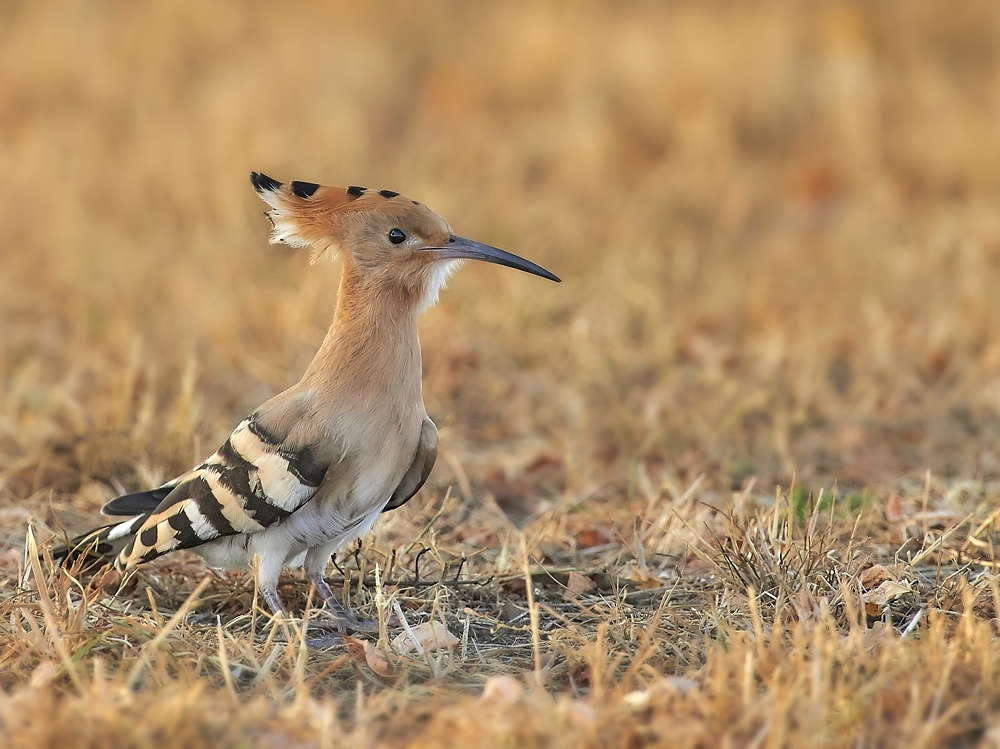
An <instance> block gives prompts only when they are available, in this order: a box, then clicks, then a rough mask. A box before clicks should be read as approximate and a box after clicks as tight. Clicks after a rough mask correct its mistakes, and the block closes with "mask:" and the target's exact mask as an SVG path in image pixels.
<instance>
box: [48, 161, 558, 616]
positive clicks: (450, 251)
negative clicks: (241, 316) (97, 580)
mask: <svg viewBox="0 0 1000 749" xmlns="http://www.w3.org/2000/svg"><path fill="white" fill-rule="evenodd" d="M250 179H251V181H252V182H253V186H254V189H255V190H256V191H257V194H258V195H259V196H260V197H261V198H263V200H264V202H266V203H267V204H268V206H269V209H270V210H268V211H267V212H266V213H265V215H266V216H267V217H268V218H269V219H270V221H271V225H272V232H271V237H270V241H271V242H272V243H275V244H286V245H290V246H292V247H311V248H312V250H313V258H314V259H315V258H317V257H319V256H322V255H326V254H333V253H337V254H339V255H340V256H341V257H342V258H343V270H342V274H341V279H340V289H339V292H338V297H337V307H336V312H335V314H334V318H333V323H332V324H331V325H330V329H329V332H328V333H327V334H326V337H325V339H324V340H323V343H322V345H321V346H320V348H319V351H318V352H317V353H316V356H315V357H314V358H313V360H312V362H311V363H310V364H309V366H308V367H307V368H306V371H305V374H303V375H302V379H301V380H299V382H298V383H297V384H296V385H293V386H292V387H290V388H289V389H288V390H286V391H284V392H283V393H280V394H279V395H276V396H274V397H273V398H271V399H270V400H269V401H267V402H266V403H264V404H263V405H262V406H260V407H259V408H258V409H257V410H256V411H254V412H253V413H252V414H250V416H248V417H247V418H246V419H244V420H243V421H241V422H240V423H239V425H237V427H236V429H235V430H234V431H233V433H232V434H231V435H230V437H229V439H227V440H226V442H225V444H223V445H222V447H220V448H219V449H218V450H217V451H216V452H215V453H214V454H213V455H212V456H211V457H209V458H208V459H207V460H206V461H205V462H203V463H202V464H201V465H199V466H197V467H195V468H194V469H192V470H191V471H188V472H187V473H185V474H184V475H182V476H178V477H177V478H175V479H173V480H172V481H169V482H167V483H166V484H164V485H163V486H161V487H159V488H157V489H152V490H151V491H145V492H138V493H135V494H127V495H125V496H122V497H118V498H117V499H113V500H111V501H110V502H108V503H107V504H106V505H105V506H104V508H103V509H102V513H103V514H105V515H112V516H129V517H130V519H129V520H126V521H124V522H119V523H116V524H112V525H108V526H104V527H102V528H98V529H96V530H94V531H91V532H90V533H87V534H84V535H83V536H80V537H78V538H76V539H74V540H73V541H72V542H71V543H70V544H69V545H68V546H66V547H63V548H62V549H59V550H57V551H56V552H55V554H54V555H55V556H56V557H57V558H65V557H66V556H67V555H70V554H77V553H88V554H94V555H97V556H99V557H101V558H103V559H105V560H107V561H110V562H112V563H113V564H114V565H116V566H117V567H119V568H121V569H124V570H131V569H132V568H134V567H135V566H136V565H138V564H140V563H142V562H146V561H149V560H151V559H154V558H156V557H158V556H160V555H162V554H166V553H168V552H171V551H175V550H177V549H193V550H195V551H197V552H198V553H200V554H201V556H202V557H203V558H204V559H205V560H206V562H207V563H208V564H209V565H210V566H212V567H222V568H240V567H246V566H250V565H252V564H253V560H254V558H255V557H256V558H257V576H258V586H259V591H260V594H261V596H262V598H263V600H264V601H265V602H266V604H267V605H268V607H269V608H270V609H271V610H272V612H273V613H275V614H277V613H279V612H281V611H283V607H282V604H281V600H280V599H279V597H278V592H277V584H278V576H279V574H280V572H281V570H282V568H283V567H285V566H286V565H289V566H303V567H304V568H305V572H306V574H307V576H308V578H309V580H310V582H311V583H312V585H313V586H314V588H315V590H316V592H317V593H318V594H319V595H320V596H321V597H322V598H323V599H324V600H325V602H326V605H327V607H328V608H329V609H330V610H331V613H332V614H333V615H334V620H335V627H336V628H337V629H369V628H371V627H372V626H373V624H374V623H371V622H361V621H358V620H357V619H356V618H354V616H353V615H352V614H350V613H349V612H348V611H347V610H346V609H345V608H344V607H343V606H341V605H340V603H339V602H338V601H337V599H336V597H335V596H334V594H333V591H332V590H331V589H330V587H329V585H327V583H326V581H325V580H324V572H325V571H326V567H327V565H328V563H329V561H330V558H331V556H332V555H333V553H334V552H335V551H336V550H337V549H339V548H341V547H343V546H344V545H345V544H347V543H349V542H351V541H353V540H354V539H356V538H359V537H360V536H362V535H363V534H364V533H366V532H367V531H368V530H369V528H371V526H372V524H373V523H374V522H375V519H376V518H377V517H378V516H379V514H380V513H382V512H386V511H388V510H394V509H396V508H398V507H400V506H401V505H403V504H404V503H405V502H406V501H407V500H409V499H410V498H411V497H412V496H413V495H414V494H416V492H417V490H419V489H420V487H421V486H422V485H423V483H424V482H425V481H426V480H427V476H428V475H429V474H430V472H431V468H432V467H433V466H434V460H435V457H436V455H437V442H438V438H437V428H436V427H435V426H434V422H432V421H431V420H430V418H428V416H427V411H426V410H425V409H424V403H423V397H422V389H421V355H420V341H419V340H418V338H417V327H416V319H417V316H418V315H419V314H420V313H421V312H422V311H423V310H425V309H427V308H428V307H429V306H430V305H432V304H434V302H435V301H436V300H437V297H438V292H439V291H440V290H441V288H442V287H443V286H444V284H445V282H446V280H447V279H448V276H449V275H450V274H451V273H452V272H453V271H454V270H455V268H456V267H458V265H459V264H461V262H462V261H463V260H466V259H472V260H484V261H486V262H489V263H497V264H500V265H506V266H508V267H511V268H517V269H519V270H523V271H527V272H528V273H533V274H535V275H537V276H541V277H542V278H547V279H549V280H551V281H557V282H558V281H559V278H557V277H556V276H555V275H553V274H552V273H550V272H549V271H547V270H545V269H544V268H542V267H540V266H538V265H535V264H534V263H532V262H530V261H528V260H525V259H524V258H521V257H518V256H517V255H513V254H511V253H509V252H505V251H503V250H499V249H497V248H495V247H490V246H489V245H485V244H480V243H479V242H474V241H472V240H469V239H463V238H462V237H456V236H455V235H454V234H452V231H451V227H449V225H448V224H447V222H445V221H444V219H442V218H441V217H440V216H438V215H437V214H436V213H434V212H433V211H431V210H430V209H429V208H427V207H426V206H424V205H422V204H421V203H418V202H417V201H416V200H413V199H411V198H408V197H406V196H405V195H401V194H399V193H397V192H393V191H392V190H377V191H376V190H369V189H368V188H365V187H357V186H353V185H352V186H350V187H346V188H344V187H328V186H323V185H318V184H315V183H312V182H291V183H290V184H288V185H287V186H286V185H284V184H282V183H281V182H278V181H277V180H274V179H272V178H270V177H268V176H267V175H264V174H258V173H256V172H252V173H251V175H250Z"/></svg>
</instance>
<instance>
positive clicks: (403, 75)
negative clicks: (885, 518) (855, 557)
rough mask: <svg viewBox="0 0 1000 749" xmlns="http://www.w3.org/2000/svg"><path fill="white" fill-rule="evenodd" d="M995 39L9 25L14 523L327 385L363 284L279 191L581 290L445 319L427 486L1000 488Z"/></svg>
mask: <svg viewBox="0 0 1000 749" xmlns="http://www.w3.org/2000/svg"><path fill="white" fill-rule="evenodd" d="M997 39H1000V6H998V5H997V4H996V3H994V2H990V1H989V0H964V1H963V2H961V3H944V2H932V1H930V0H883V1H882V2H879V3H869V2H860V1H859V2H834V1H833V0H827V1H820V2H808V3H806V2H793V1H792V0H761V1H759V2H737V1H735V0H733V1H731V2H726V1H724V0H718V1H714V2H693V1H692V2H684V1H678V2H671V3H662V2H594V3H587V4H578V3H570V2H555V1H553V2H509V3H503V4H499V3H498V4H487V3H467V2H461V1H459V0H453V1H448V2H430V3H419V4H415V3H405V2H385V3H357V2H351V3H347V2H343V3H342V2H336V3H334V2H298V3H280V4H279V3H269V2H216V3H203V2H194V1H193V0H176V1H174V2H170V3H133V2H125V1H120V2H116V1H114V0H86V1H83V0H80V1H78V2H74V1H72V0H66V1H64V2H50V1H47V0H31V1H30V2H29V1H27V0H5V2H3V3H2V4H0V169H2V174H3V175H4V179H3V185H4V186H3V200H2V201H0V512H2V513H4V514H5V515H6V516H7V518H8V519H9V520H11V522H13V519H14V516H16V515H17V513H20V512H23V508H30V509H31V510H32V511H33V512H35V513H36V514H40V515H43V516H47V517H49V518H50V519H53V520H54V519H55V518H58V523H57V524H58V525H59V526H60V527H65V526H74V525H85V524H86V522H85V521H86V520H87V519H88V518H89V519H90V520H92V519H93V517H92V516H93V513H94V512H95V511H96V509H97V508H98V507H99V506H100V504H101V502H102V501H104V500H105V499H106V498H107V497H109V496H111V494H112V493H113V492H114V491H115V490H121V489H129V490H131V489H135V488H139V487H144V486H148V485H149V484H151V483H152V482H155V481H158V480H163V479H166V478H168V477H170V476H172V475H174V474H175V473H177V472H179V471H181V470H183V469H185V468H187V467H188V466H189V465H190V464H191V463H192V461H194V460H197V459H200V458H201V457H203V456H204V455H205V454H207V453H209V452H211V451H212V450H213V449H214V448H215V447H216V445H217V443H219V442H221V440H222V439H224V437H225V435H226V434H228V432H229V431H230V429H231V428H232V426H233V425H234V424H235V423H236V422H237V421H238V420H239V419H240V418H241V417H242V416H243V415H244V414H246V413H247V412H248V411H249V410H251V409H252V408H254V407H255V406H256V405H257V404H259V403H260V402H261V401H263V400H264V399H266V398H267V397H268V396H270V395H271V394H273V393H275V392H278V391H279V390H281V389H283V388H285V387H287V386H288V385H290V384H292V383H293V382H295V381H296V380H297V379H298V377H299V376H300V374H301V373H302V371H303V369H304V367H305V365H306V363H307V362H308V361H309V359H310V357H311V356H312V354H313V352H314V351H315V349H316V347H317V346H318V344H319V342H320V340H321V339H322V336H323V334H324V332H325V329H326V326H327V325H328V323H329V320H330V317H331V315H332V311H333V308H334V296H335V291H336V282H337V276H338V272H339V269H338V267H337V266H336V265H335V264H329V263H326V264H321V265H318V266H313V267H310V266H309V265H308V262H307V257H306V255H305V254H304V253H300V252H295V251H292V250H288V249H285V248H280V247H272V246H269V245H268V244H267V242H266V237H267V232H268V226H267V222H266V220H265V219H264V218H263V217H262V215H261V212H262V210H263V205H262V204H261V203H260V201H259V200H258V198H257V197H256V196H255V195H254V193H253V191H252V189H251V187H250V183H249V180H248V174H249V172H250V170H252V169H253V170H258V171H263V172H266V173H267V174H270V175H272V176H274V177H275V178H277V179H279V180H290V179H299V180H309V181H315V182H321V183H325V184H334V185H346V184H361V185H367V186H369V187H375V188H389V189H393V190H398V191H401V192H404V193H406V194H408V195H412V196H414V197H416V198H417V199H419V200H421V201H423V202H426V203H427V204H428V205H430V206H431V207H433V208H434V209H435V210H436V211H438V212H439V213H440V214H441V215H443V216H444V217H445V218H446V219H447V220H448V221H449V222H450V223H451V224H452V226H453V228H454V229H455V231H456V232H458V233H460V234H462V235H466V236H470V237H473V238H476V239H478V240H481V241H485V242H489V243H491V244H495V245H498V246H501V247H503V248H505V249H508V250H510V251H513V252H516V253H518V254H522V255H525V256H527V257H529V258H531V259H533V260H535V261H537V262H539V263H541V264H543V265H545V266H546V267H548V268H551V269H552V270H553V271H554V272H556V273H557V274H559V275H560V276H562V277H563V279H564V283H563V284H562V285H559V286H556V285H554V284H546V283H543V282H542V281H540V280H539V279H535V278H531V277H529V276H527V275H524V274H518V273H516V272H513V271H509V270H504V269H500V268H494V267H488V266H482V267H472V266H469V267H467V268H465V269H464V270H463V271H462V272H461V273H460V274H458V276H456V277H455V278H454V280H453V281H452V283H451V288H450V289H449V290H448V291H447V292H446V293H445V294H443V295H442V299H441V302H440V303H439V304H438V305H437V306H436V307H435V308H433V309H432V310H430V311H429V312H428V313H426V314H425V316H424V317H423V319H422V323H421V330H422V340H423V345H424V357H425V370H426V379H425V397H426V402H427V406H428V410H429V412H430V414H431V416H432V417H433V418H434V419H435V420H436V421H437V422H438V424H439V426H440V427H441V430H442V438H443V453H442V455H443V457H442V459H440V460H439V464H438V468H437V469H436V471H435V474H434V478H433V481H432V484H433V486H432V489H433V488H438V489H441V488H443V487H445V486H447V485H456V484H457V485H461V486H462V487H464V489H463V491H465V492H468V493H471V494H472V495H475V496H486V495H489V496H492V497H494V498H495V499H496V501H497V502H498V503H499V505H500V506H501V507H502V508H503V509H504V510H505V512H507V513H508V514H509V515H510V516H511V517H512V518H515V519H517V518H523V517H525V516H528V515H531V514H532V513H534V512H536V511H537V509H538V508H539V507H544V506H545V503H546V502H549V501H551V500H552V499H554V498H557V497H560V496H570V497H577V498H583V497H591V498H593V499H594V501H599V500H600V499H601V498H603V499H605V500H607V501H609V502H614V503H622V502H624V501H625V500H627V498H628V497H629V496H630V492H631V491H632V490H633V489H634V486H635V484H636V482H637V481H638V482H639V483H640V484H643V482H651V483H652V484H656V483H657V482H662V481H669V482H675V483H677V484H678V485H689V484H690V483H691V482H692V481H693V480H694V479H695V478H696V477H698V476H700V475H702V474H704V476H705V478H704V479H703V482H702V484H701V487H702V491H703V492H704V493H705V497H707V498H709V499H710V498H711V497H712V496H716V497H718V498H720V501H724V500H725V498H727V497H728V496H729V494H730V493H731V492H732V491H739V490H740V489H748V487H750V486H751V485H752V486H753V487H755V489H752V491H754V492H759V493H762V494H768V493H773V487H774V486H775V484H778V483H780V484H783V485H784V486H787V485H788V483H789V482H790V481H791V479H792V477H793V476H794V477H795V478H796V481H797V482H798V483H800V484H802V485H804V486H807V487H809V488H812V489H816V488H819V487H826V488H828V489H829V488H830V487H832V486H834V485H835V484H836V486H837V487H838V488H839V489H840V490H841V491H867V492H872V493H875V494H880V493H881V494H884V493H886V492H888V491H891V490H894V489H896V488H899V487H900V486H903V487H904V488H905V486H911V485H912V486H917V485H920V484H922V482H923V481H924V477H925V471H926V470H928V469H929V470H930V471H932V473H933V475H935V476H941V477H944V478H948V479H965V478H968V479H987V480H988V479H990V478H995V477H996V476H997V475H998V473H1000V454H998V452H997V448H998V445H1000V418H998V413H1000V335H998V334H1000V330H998V323H1000V318H998V313H1000V295H998V294H996V293H995V292H994V290H993V287H994V285H995V280H996V278H997V276H998V266H1000V214H998V210H997V208H998V205H1000V203H998V199H1000V45H998V44H997ZM907 482H909V483H907ZM74 512H77V513H78V514H77V515H74V514H73V513H74ZM74 529H75V528H74Z"/></svg>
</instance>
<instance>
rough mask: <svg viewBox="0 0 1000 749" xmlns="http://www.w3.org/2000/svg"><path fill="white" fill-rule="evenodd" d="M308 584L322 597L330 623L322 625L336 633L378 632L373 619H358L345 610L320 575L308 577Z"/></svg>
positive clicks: (376, 623)
mask: <svg viewBox="0 0 1000 749" xmlns="http://www.w3.org/2000/svg"><path fill="white" fill-rule="evenodd" d="M309 580H310V582H311V583H312V584H313V587H314V588H316V592H317V593H319V594H320V596H322V597H323V600H324V602H325V603H326V608H327V611H328V612H329V614H330V617H331V619H332V621H329V620H328V621H325V622H324V623H323V624H322V625H319V626H326V627H330V628H331V629H333V630H334V631H337V632H378V628H379V623H378V620H375V619H358V618H357V617H356V616H354V614H352V613H351V612H350V611H348V610H347V608H345V607H344V605H343V604H342V603H341V602H340V601H338V600H337V597H336V596H335V595H334V594H333V591H332V590H330V586H329V585H327V584H326V580H324V579H323V576H322V575H310V577H309Z"/></svg>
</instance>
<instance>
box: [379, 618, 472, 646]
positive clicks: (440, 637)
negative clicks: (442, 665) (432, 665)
mask: <svg viewBox="0 0 1000 749" xmlns="http://www.w3.org/2000/svg"><path fill="white" fill-rule="evenodd" d="M411 631H412V632H413V637H416V638H417V642H419V643H420V647H421V648H423V649H424V652H433V651H435V650H444V649H446V648H447V649H448V650H451V649H452V648H454V647H455V646H456V645H458V643H459V642H460V640H459V639H458V638H457V637H455V635H453V634H452V633H451V632H449V631H448V628H447V627H446V626H445V625H444V624H443V623H442V622H439V621H436V620H435V621H432V622H424V623H423V624H418V625H417V626H415V627H413V628H412V630H411ZM413 637H411V636H410V633H409V632H405V631H404V632H402V633H401V634H399V635H398V636H397V637H396V638H395V639H394V640H393V641H392V648H393V650H395V651H396V652H397V653H399V654H400V655H406V654H407V653H412V652H413V651H415V650H417V646H416V645H415V644H414V642H413Z"/></svg>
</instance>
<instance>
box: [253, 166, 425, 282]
mask: <svg viewBox="0 0 1000 749" xmlns="http://www.w3.org/2000/svg"><path fill="white" fill-rule="evenodd" d="M250 181H251V182H252V183H253V186H254V189H255V190H256V191H257V194H258V195H259V196H260V197H261V198H262V199H263V200H264V202H265V203H267V204H268V205H269V206H270V208H271V210H269V211H266V212H265V214H264V215H266V216H267V217H268V219H269V220H270V221H271V226H272V230H271V237H270V242H271V244H284V245H288V246H290V247H311V248H312V250H313V253H312V260H313V262H316V261H317V260H318V259H320V258H321V257H323V256H324V255H326V254H335V253H336V252H337V251H338V250H339V249H340V243H341V241H342V240H343V239H344V234H345V233H346V231H347V229H348V228H349V225H350V223H351V215H352V214H358V213H362V212H387V211H389V212H392V213H400V212H406V211H407V209H409V210H410V211H412V210H414V208H417V209H421V210H423V211H427V212H428V213H429V212H430V211H429V210H428V209H427V208H425V207H423V206H421V205H420V203H418V202H417V201H416V200H413V199H411V198H408V197H406V196H405V195H400V194H399V193H398V192H394V191H393V190H372V189H368V188H367V187H360V186H358V185H349V186H347V187H331V186H328V185H319V184H316V183H315V182H301V181H293V182H290V183H288V184H287V185H285V184H283V183H281V182H278V181H277V180H276V179H272V178H271V177H268V176H267V175H266V174H259V173H257V172H251V173H250ZM390 203H393V204H395V205H389V204H390ZM404 206H405V207H404Z"/></svg>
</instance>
